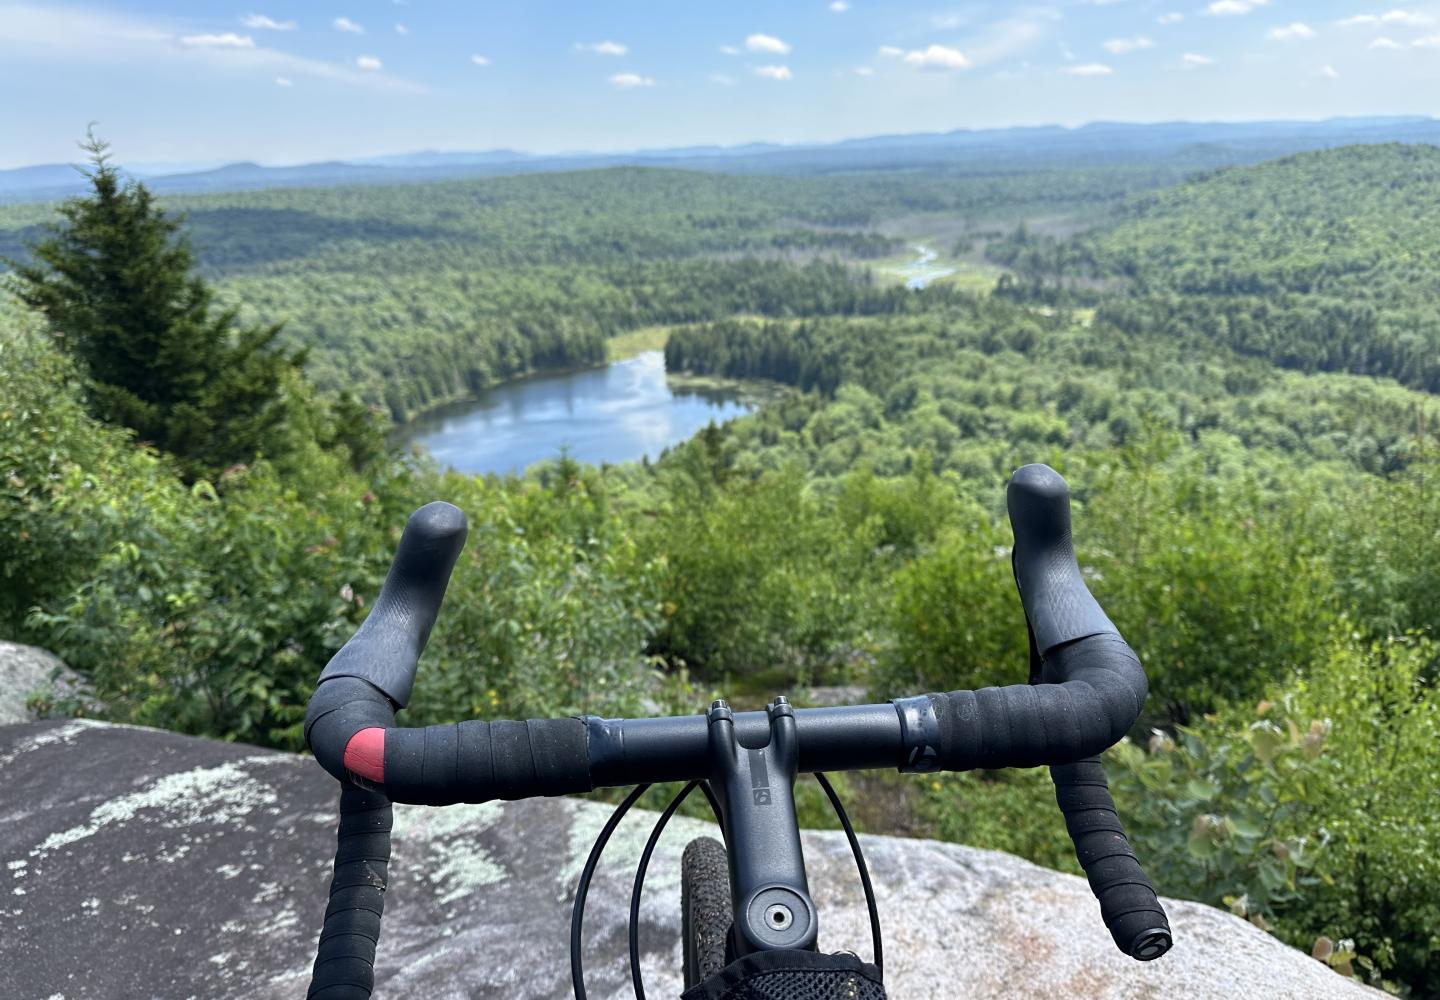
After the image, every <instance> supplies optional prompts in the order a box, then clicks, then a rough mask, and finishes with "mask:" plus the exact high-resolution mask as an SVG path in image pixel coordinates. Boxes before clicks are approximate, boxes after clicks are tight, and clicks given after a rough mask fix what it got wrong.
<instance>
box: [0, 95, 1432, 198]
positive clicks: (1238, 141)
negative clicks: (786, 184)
mask: <svg viewBox="0 0 1440 1000" xmlns="http://www.w3.org/2000/svg"><path fill="white" fill-rule="evenodd" d="M1376 142H1410V143H1440V119H1436V118H1433V117H1426V116H1385V117H1352V118H1329V119H1325V120H1323V121H1260V122H1159V123H1150V124H1131V123H1123V122H1092V123H1090V124H1087V125H1083V126H1080V127H1077V128H1067V127H1063V126H1058V125H1046V126H1033V127H1032V126H1022V127H1014V128H1001V129H978V130H970V129H957V130H955V131H950V132H934V133H914V134H905V135H877V136H867V137H862V138H856V139H846V140H842V141H840V142H834V143H821V144H808V145H807V144H797V145H776V144H773V143H759V142H757V143H747V144H744V145H740V146H684V147H676V148H669V149H644V150H634V151H629V152H609V153H592V152H573V153H564V154H549V155H536V154H530V153H525V152H521V151H516V150H508V149H496V150H483V151H475V152H467V151H454V152H446V151H435V150H426V151H422V152H416V153H402V154H390V155H383V156H373V157H365V158H359V159H353V160H330V161H325V162H319V163H305V164H298V165H292V166H265V165H262V164H259V163H251V162H242V163H232V164H227V165H225V166H221V167H218V168H211V169H195V170H190V171H184V170H183V169H182V168H181V167H180V166H179V165H176V164H165V165H163V169H158V168H151V169H145V168H139V169H135V170H133V171H132V173H133V175H134V176H136V177H139V178H141V179H143V180H145V181H146V183H147V184H148V185H149V186H150V187H151V188H152V189H154V190H155V191H156V192H158V193H164V194H183V193H196V192H206V191H214V192H219V191H241V190H253V189H260V188H271V187H310V186H328V185H333V184H393V183H410V182H417V181H434V180H448V179H457V178H464V177H482V176H494V175H501V174H517V173H531V172H543V171H564V170H583V169H591V168H596V167H609V166H636V165H641V166H643V165H665V166H684V167H686V168H689V169H694V170H708V171H718V172H725V173H764V174H828V173H844V172H850V171H863V170H881V169H883V170H896V169H902V170H903V169H940V170H957V171H964V170H966V169H973V168H975V167H977V166H980V165H981V164H983V165H984V167H985V168H986V169H991V168H994V167H997V166H1000V167H1004V166H1006V165H1024V166H1027V167H1034V166H1036V165H1037V161H1047V160H1049V161H1054V162H1056V163H1074V162H1076V161H1081V160H1083V161H1088V162H1114V161H1116V160H1122V159H1123V160H1129V161H1135V160H1137V159H1140V160H1146V159H1149V160H1155V161H1164V160H1173V161H1176V162H1177V164H1182V165H1185V166H1189V167H1193V168H1195V169H1204V168H1208V167H1218V166H1227V165H1232V164H1237V163H1250V162H1255V161H1258V160H1262V159H1266V158H1269V157H1273V156H1279V155H1284V154H1286V153H1294V152H1301V151H1304V150H1310V149H1323V148H1328V147H1333V146H1342V145H1349V144H1352V143H1376ZM83 186H84V179H83V177H81V176H80V175H79V174H78V173H77V172H76V170H75V169H74V168H73V167H72V166H70V165H68V164H42V165H37V166H30V167H20V168H16V169H11V170H0V202H24V201H46V200H49V199H52V198H60V197H66V196H69V195H72V194H75V193H78V192H79V191H81V190H82V189H83Z"/></svg>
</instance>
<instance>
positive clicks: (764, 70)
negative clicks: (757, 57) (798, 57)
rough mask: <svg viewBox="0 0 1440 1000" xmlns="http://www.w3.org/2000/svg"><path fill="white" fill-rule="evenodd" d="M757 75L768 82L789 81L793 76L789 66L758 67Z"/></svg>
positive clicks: (756, 68)
mask: <svg viewBox="0 0 1440 1000" xmlns="http://www.w3.org/2000/svg"><path fill="white" fill-rule="evenodd" d="M755 75H756V76H763V77H765V78H766V79H768V80H788V79H790V77H791V76H792V75H793V74H792V73H791V72H790V67H789V66H756V67H755Z"/></svg>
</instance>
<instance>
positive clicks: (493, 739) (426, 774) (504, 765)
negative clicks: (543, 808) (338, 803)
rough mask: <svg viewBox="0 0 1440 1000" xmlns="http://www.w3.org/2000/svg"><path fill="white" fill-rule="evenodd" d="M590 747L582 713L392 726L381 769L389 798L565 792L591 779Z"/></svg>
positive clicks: (439, 801) (482, 798) (447, 800)
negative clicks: (578, 715) (579, 715)
mask: <svg viewBox="0 0 1440 1000" xmlns="http://www.w3.org/2000/svg"><path fill="white" fill-rule="evenodd" d="M588 748H589V740H588V738H587V736H586V730H585V723H584V722H582V721H581V720H579V719H531V720H529V721H528V722H512V721H505V720H502V721H498V722H477V721H467V722H458V723H451V724H449V725H440V726H426V727H425V728H423V729H403V728H402V729H390V730H387V731H386V733H385V763H384V770H383V772H382V774H381V775H379V776H378V777H379V778H380V780H381V785H382V787H383V789H384V791H385V794H387V795H389V796H390V797H391V799H393V800H394V801H396V802H411V803H415V804H417V805H427V806H443V805H451V804H453V803H456V802H489V801H490V800H491V799H526V798H530V797H532V796H536V795H567V794H570V793H572V792H588V791H591V790H592V789H594V787H595V783H594V782H593V781H592V780H591V779H590V756H589V749H588ZM370 777H371V778H372V779H373V778H375V777H377V776H374V775H372V776H370Z"/></svg>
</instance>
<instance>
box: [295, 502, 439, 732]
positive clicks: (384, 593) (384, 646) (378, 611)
mask: <svg viewBox="0 0 1440 1000" xmlns="http://www.w3.org/2000/svg"><path fill="white" fill-rule="evenodd" d="M465 534H466V526H465V515H464V514H463V513H462V512H461V511H460V508H459V507H455V506H452V505H451V504H448V503H445V502H444V501H441V500H436V501H434V502H432V503H428V504H426V505H425V506H424V507H421V508H420V509H419V510H417V511H416V512H415V513H413V514H411V515H410V520H409V521H408V522H406V524H405V532H404V534H403V535H401V536H400V545H399V547H398V548H397V549H396V551H395V559H394V561H392V562H391V563H390V572H389V574H387V575H386V577H385V585H384V586H383V587H382V588H381V589H380V596H379V597H378V598H377V599H376V601H375V608H374V610H372V611H371V612H370V616H369V617H368V618H366V619H365V621H364V622H363V623H362V624H361V625H360V628H359V629H358V630H356V632H355V634H354V635H353V636H352V637H351V638H350V641H349V642H347V643H346V644H345V645H344V646H343V647H342V648H341V650H340V651H339V652H338V653H336V654H335V656H334V657H333V658H331V660H330V662H329V663H328V664H326V665H325V669H324V670H323V671H321V672H320V680H321V682H322V683H323V682H324V681H328V680H330V679H331V678H332V677H359V678H360V679H361V680H364V681H367V682H369V683H370V684H371V685H372V686H374V687H375V688H377V689H379V690H380V691H382V692H384V693H385V695H386V696H387V697H388V698H389V699H390V700H391V701H393V702H394V703H395V704H396V705H398V706H399V707H401V708H404V707H405V705H406V703H407V702H409V700H410V690H411V688H412V687H413V686H414V684H415V664H416V662H417V661H418V660H419V659H420V654H421V653H422V652H423V651H424V649H425V643H426V642H427V641H428V640H429V638H430V629H431V628H432V627H433V626H434V624H435V616H436V615H438V614H439V613H440V602H441V601H442V600H444V598H445V587H446V585H447V584H448V583H449V582H450V571H451V570H452V569H454V568H455V560H456V559H457V558H458V557H459V555H460V550H461V549H462V548H464V547H465Z"/></svg>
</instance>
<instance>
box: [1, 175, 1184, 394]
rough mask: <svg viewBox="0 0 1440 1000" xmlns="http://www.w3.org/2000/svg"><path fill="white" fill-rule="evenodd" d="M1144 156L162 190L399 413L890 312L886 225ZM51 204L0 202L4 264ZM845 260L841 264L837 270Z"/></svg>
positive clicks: (293, 331)
mask: <svg viewBox="0 0 1440 1000" xmlns="http://www.w3.org/2000/svg"><path fill="white" fill-rule="evenodd" d="M1168 176H1171V172H1170V171H1166V170H1161V169H1158V168H1149V167H1146V168H1117V169H1116V170H1113V171H1104V170H1084V169H1078V168H1076V169H1072V170H1069V171H1064V172H1061V171H1057V170H1053V169H1049V170H1038V171H1028V172H1022V171H1017V170H1005V171H994V172H987V173H977V174H975V175H967V176H962V177H960V178H958V179H953V180H948V179H945V178H943V177H933V176H929V175H919V176H915V177H910V176H906V175H899V176H893V175H883V174H882V175H861V176H853V177H838V178H819V179H795V178H775V177H730V176H723V175H710V174H698V173H686V172H681V171H676V170H659V169H641V168H620V169H612V170H602V171H593V172H588V173H576V174H555V175H544V176H520V177H506V178H496V179H489V180H481V181H468V182H453V183H446V184H435V185H408V186H407V185H401V186H395V187H351V188H335V189H303V190H279V191H264V192H251V193H244V194H229V195H213V196H204V197H189V198H175V199H169V200H167V201H166V204H167V206H169V207H171V208H172V209H173V210H175V211H179V212H183V213H185V215H186V218H187V226H188V230H189V232H190V234H191V236H192V239H193V242H194V244H195V247H196V250H197V252H198V254H199V256H200V259H201V261H202V263H203V265H204V267H205V271H206V273H207V274H208V275H209V276H211V277H212V278H214V279H216V280H217V281H218V284H219V287H220V293H221V298H222V301H225V302H228V303H233V304H235V305H237V306H240V307H241V308H242V315H243V316H245V317H246V319H247V320H251V321H254V322H259V323H272V322H282V321H283V322H284V324H285V327H284V330H283V332H282V342H284V343H286V344H287V345H289V346H291V347H301V348H305V349H307V350H308V351H309V358H310V363H309V368H308V371H309V374H310V378H311V380H312V381H313V382H314V383H315V384H316V385H317V386H318V387H319V388H320V389H322V390H336V389H342V388H343V389H347V390H349V391H351V392H353V393H355V394H356V395H357V396H358V397H359V398H360V399H362V400H364V401H365V402H369V403H382V404H384V405H385V407H386V408H387V410H388V412H389V414H390V416H391V417H392V418H393V419H395V420H397V421H402V420H405V419H407V418H408V417H411V416H414V415H416V414H417V413H418V412H420V411H422V410H425V409H428V408H431V407H434V406H436V405H438V404H441V403H444V402H448V401H451V400H454V399H458V398H462V397H464V396H467V395H470V394H473V393H474V392H476V391H477V390H479V389H481V388H483V387H485V386H488V385H491V384H494V383H495V382H498V381H501V380H503V379H506V378H509V377H513V376H515V375H518V374H523V373H525V372H528V371H531V370H535V369H544V368H564V367H573V366H576V365H585V364H595V363H597V362H599V361H601V360H603V359H604V357H605V341H606V339H607V338H608V337H610V336H613V335H615V334H617V333H621V332H624V331H626V330H630V329H634V328H637V327H643V326H650V325H654V324H661V323H686V322H694V321H699V320H711V319H720V318H722V317H726V316H731V315H734V314H736V313H748V314H756V315H764V316H775V317H783V316H806V315H829V314H835V313H882V314H883V313H889V312H892V311H896V310H905V309H909V308H913V307H912V305H911V304H910V303H909V301H908V298H907V297H906V296H904V295H896V294H894V293H893V292H892V291H889V290H883V289H879V288H877V287H876V285H875V283H874V282H873V281H872V280H871V278H870V277H869V276H868V275H867V273H866V270H865V267H864V265H865V264H866V263H868V262H871V261H873V260H874V259H876V258H878V257H881V256H887V255H890V254H893V253H894V252H895V251H896V250H897V249H898V248H899V247H900V246H901V244H900V242H899V240H897V239H896V237H895V235H894V233H893V232H885V231H882V229H883V226H882V223H884V222H885V221H886V220H890V219H895V218H904V217H907V216H914V215H928V216H931V217H934V216H935V215H936V214H937V213H939V214H941V215H943V217H944V218H945V220H946V225H947V226H953V227H956V228H957V230H958V229H964V228H967V227H996V226H1003V227H1007V228H1008V227H1009V226H1013V225H1014V223H1015V222H1016V221H1017V220H1018V219H1022V218H1033V217H1035V216H1037V215H1039V216H1049V215H1051V214H1057V213H1058V214H1064V213H1067V212H1074V211H1076V210H1077V209H1079V207H1080V206H1088V207H1090V208H1091V209H1092V210H1093V208H1094V207H1095V206H1097V205H1103V204H1108V203H1110V202H1113V201H1115V200H1117V199H1119V198H1120V197H1122V196H1123V195H1125V194H1127V193H1129V192H1131V191H1134V190H1136V189H1137V188H1140V187H1143V186H1146V185H1150V184H1154V183H1156V182H1157V181H1158V180H1160V179H1163V178H1165V177H1168ZM51 215H53V210H49V209H46V208H43V207H38V206H33V205H26V206H16V207H11V208H5V209H0V258H4V257H10V258H23V257H24V255H25V246H26V243H27V242H29V241H32V240H33V239H35V238H36V237H37V236H38V235H39V234H41V233H42V232H43V226H44V224H45V223H46V221H47V220H48V219H49V218H50V216H51ZM840 261H844V262H847V263H848V264H849V265H851V266H844V265H842V264H841V263H839V262H840Z"/></svg>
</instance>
